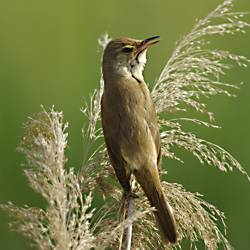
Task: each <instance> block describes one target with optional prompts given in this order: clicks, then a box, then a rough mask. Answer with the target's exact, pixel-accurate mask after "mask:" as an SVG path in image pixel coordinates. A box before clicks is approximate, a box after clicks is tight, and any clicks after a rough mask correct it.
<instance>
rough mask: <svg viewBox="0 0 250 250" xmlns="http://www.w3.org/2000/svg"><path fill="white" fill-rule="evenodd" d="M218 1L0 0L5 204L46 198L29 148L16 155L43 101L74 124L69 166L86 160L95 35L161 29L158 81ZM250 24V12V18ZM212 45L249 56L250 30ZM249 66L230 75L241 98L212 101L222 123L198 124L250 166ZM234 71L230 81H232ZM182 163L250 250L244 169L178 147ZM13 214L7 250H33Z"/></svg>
mask: <svg viewBox="0 0 250 250" xmlns="http://www.w3.org/2000/svg"><path fill="white" fill-rule="evenodd" d="M219 3H221V1H218V0H209V1H205V0H189V1H185V0H176V1H172V0H165V1H163V0H155V1H148V0H147V1H145V0H126V1H119V0H106V1H95V0H89V1H85V0H72V1H63V0H43V1H41V0H40V1H39V0H37V1H34V0H22V1H20V0H0V36H1V37H0V109H1V110H0V142H1V143H0V154H1V155H0V203H6V202H7V201H13V202H14V203H15V204H18V205H24V204H28V205H34V206H41V205H43V201H42V199H41V198H40V196H39V195H38V194H36V193H34V192H33V191H32V190H31V189H30V188H29V186H28V184H27V181H26V179H25V177H24V175H23V172H22V167H21V163H23V162H24V158H23V156H22V155H20V154H19V153H17V152H16V146H17V145H18V142H19V140H20V138H21V135H22V132H23V129H22V123H23V122H25V121H26V119H27V117H28V116H29V115H31V114H32V113H34V112H37V111H39V110H40V104H43V105H44V106H45V107H51V106H52V105H53V104H55V107H56V109H58V110H63V112H64V115H65V120H66V121H68V122H69V123H70V127H69V147H68V152H67V155H68V157H69V162H68V165H69V166H74V167H79V166H80V164H81V159H82V150H83V143H84V142H83V140H82V137H81V128H82V126H83V124H84V117H83V115H82V114H81V113H80V107H81V106H82V105H83V98H84V97H88V95H89V94H90V93H91V92H92V91H93V90H94V88H95V87H97V85H98V82H99V78H100V55H101V53H100V49H99V48H98V44H97V39H98V37H99V36H100V34H102V33H104V32H108V33H109V34H110V35H111V36H112V37H117V36H129V37H133V38H138V39H143V38H147V37H149V36H151V35H157V34H159V35H161V43H160V44H159V45H158V46H155V47H154V48H153V49H152V50H151V51H150V53H149V58H148V64H147V67H146V71H145V79H146V80H147V82H151V83H152V82H154V80H155V79H156V77H157V75H159V73H160V70H161V69H162V67H163V66H164V63H165V62H166V60H167V59H168V57H169V56H170V54H171V51H172V50H173V48H174V45H175V42H176V41H177V40H178V39H180V38H181V36H182V35H184V34H185V33H187V32H188V31H189V30H190V29H191V27H192V25H193V24H194V22H195V19H196V18H201V17H203V16H205V15H206V14H208V13H209V12H210V11H211V10H212V9H214V8H215V6H217V5H218V4H219ZM236 10H242V11H249V10H250V1H248V0H245V1H244V0H239V1H237V3H236ZM246 19H247V20H248V21H250V18H249V17H247V18H246ZM214 46H216V47H219V48H223V49H227V50H231V51H232V52H234V53H238V54H243V55H246V56H248V57H250V30H249V32H248V33H247V34H246V35H241V34H238V35H236V36H233V37H231V36H229V37H222V38H220V39H215V41H214ZM249 76H250V68H247V69H244V70H242V69H239V68H234V69H233V70H231V72H230V73H229V74H228V76H227V80H230V81H231V82H241V81H244V82H245V85H243V87H242V89H241V91H239V92H237V94H238V98H237V99H235V98H227V97H223V96H219V97H215V98H213V99H212V101H209V108H210V109H211V110H213V111H214V112H215V114H216V118H217V122H218V123H219V124H220V125H221V126H222V127H223V129H218V130H216V129H205V128H203V129H201V128H199V130H197V129H196V131H198V133H199V134H200V135H201V136H202V137H203V138H206V139H208V140H210V141H213V142H215V143H218V144H219V145H221V146H223V147H224V148H226V149H227V150H228V151H229V152H232V153H233V155H234V156H235V157H236V158H237V159H238V160H239V161H240V162H241V163H242V165H243V166H244V167H245V169H246V170H247V171H248V173H250V167H249V162H250V152H249V141H250V133H249V128H250V116H249V104H250V101H249V98H250V84H249ZM228 78H229V79H228ZM179 153H180V154H181V156H183V157H184V160H185V164H184V165H182V164H180V163H178V162H175V161H168V162H167V163H165V164H166V165H167V167H168V172H169V180H170V181H174V182H178V183H182V184H183V185H184V186H185V187H186V189H188V190H190V191H198V192H200V193H202V194H204V196H205V198H206V199H207V200H208V201H210V202H212V203H213V204H215V205H216V206H217V207H218V208H220V209H221V210H223V211H225V214H226V216H227V218H228V219H227V225H228V238H229V240H230V241H231V243H232V244H233V246H234V247H235V249H236V250H247V249H250V226H249V225H250V195H249V190H250V189H249V188H250V183H248V181H247V179H246V178H245V177H244V176H242V175H240V174H239V173H238V172H237V171H235V172H233V173H229V174H224V173H221V172H219V171H218V170H217V169H215V168H212V167H208V166H200V164H199V162H198V160H197V159H195V158H194V157H193V156H191V155H190V154H188V153H186V152H182V151H181V152H179ZM8 221H9V218H8V217H7V216H6V215H5V214H4V213H2V212H0V249H7V250H9V249H10V250H12V249H13V250H14V249H18V250H22V249H30V248H29V246H28V243H27V241H26V239H25V238H23V237H22V236H20V234H18V233H15V232H10V231H9V229H8V225H7V223H8Z"/></svg>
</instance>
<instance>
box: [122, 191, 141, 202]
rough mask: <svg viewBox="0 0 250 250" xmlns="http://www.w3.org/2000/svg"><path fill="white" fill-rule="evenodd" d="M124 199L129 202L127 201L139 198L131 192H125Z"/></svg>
mask: <svg viewBox="0 0 250 250" xmlns="http://www.w3.org/2000/svg"><path fill="white" fill-rule="evenodd" d="M124 197H125V199H127V200H129V199H131V198H132V199H137V198H139V196H138V195H137V194H136V193H135V192H132V191H125V192H124Z"/></svg>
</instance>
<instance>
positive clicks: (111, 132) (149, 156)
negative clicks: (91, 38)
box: [101, 36, 177, 243]
mask: <svg viewBox="0 0 250 250" xmlns="http://www.w3.org/2000/svg"><path fill="white" fill-rule="evenodd" d="M158 41H159V36H154V37H151V38H148V39H145V40H135V39H130V38H118V39H114V40H112V41H110V42H109V43H108V45H107V47H106V48H105V51H104V55H103V64H102V69H103V78H104V92H103V96H102V103H101V117H102V127H103V132H104V138H105V142H106V146H107V150H108V153H109V157H110V160H111V164H112V166H113V168H114V170H115V173H116V176H117V178H118V180H119V182H120V184H121V185H122V187H123V189H124V191H125V193H126V194H131V186H130V176H131V174H134V175H135V178H136V180H137V181H138V182H139V184H140V185H141V187H142V189H143V191H144V192H145V194H146V196H147V198H148V200H149V202H150V204H151V205H152V206H153V207H155V208H156V210H155V212H154V213H155V218H156V221H157V224H158V226H159V230H160V234H161V237H162V239H163V241H164V242H165V243H169V242H171V243H176V242H177V231H176V225H175V220H174V217H173V215H172V212H171V208H170V206H169V205H168V203H167V200H166V198H165V196H164V193H163V190H162V186H161V182H160V177H159V172H158V168H159V165H160V161H161V142H160V135H159V127H158V123H157V115H156V111H155V107H154V103H153V101H152V99H151V96H150V92H149V89H148V87H147V85H146V83H145V82H144V79H143V75H142V73H143V69H144V66H145V63H146V52H147V49H148V48H149V47H150V46H151V45H152V44H155V43H157V42H158Z"/></svg>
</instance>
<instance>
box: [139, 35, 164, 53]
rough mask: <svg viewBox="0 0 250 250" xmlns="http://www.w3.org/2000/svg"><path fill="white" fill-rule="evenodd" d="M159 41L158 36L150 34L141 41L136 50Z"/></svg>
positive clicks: (143, 48) (141, 49)
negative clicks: (150, 35)
mask: <svg viewBox="0 0 250 250" xmlns="http://www.w3.org/2000/svg"><path fill="white" fill-rule="evenodd" d="M158 42H160V36H152V37H149V38H147V39H145V40H143V41H142V43H141V45H140V46H139V48H138V52H141V51H143V50H145V49H148V48H149V47H150V46H151V45H153V44H156V43H158Z"/></svg>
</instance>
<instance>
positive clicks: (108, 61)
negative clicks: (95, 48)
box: [103, 36, 159, 81]
mask: <svg viewBox="0 0 250 250" xmlns="http://www.w3.org/2000/svg"><path fill="white" fill-rule="evenodd" d="M157 42H159V36H153V37H150V38H147V39H145V40H135V39H131V38H117V39H114V40H111V41H110V42H109V43H108V45H107V47H106V48H105V51H104V55H103V74H104V79H105V78H106V79H107V78H108V77H109V76H110V77H112V76H113V75H119V76H125V77H127V76H132V77H134V78H136V79H137V80H139V81H141V80H143V75H142V72H143V69H144V66H145V63H146V52H147V49H148V48H149V47H150V46H151V45H153V44H155V43H157Z"/></svg>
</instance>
